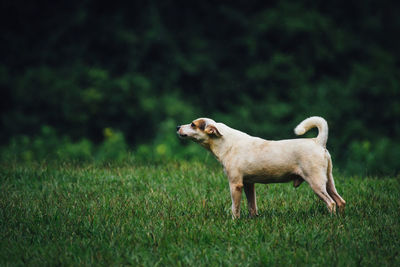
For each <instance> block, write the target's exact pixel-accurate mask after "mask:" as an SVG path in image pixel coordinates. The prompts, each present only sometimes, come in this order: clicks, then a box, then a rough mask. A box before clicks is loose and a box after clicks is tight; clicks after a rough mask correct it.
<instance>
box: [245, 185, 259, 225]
mask: <svg viewBox="0 0 400 267" xmlns="http://www.w3.org/2000/svg"><path fill="white" fill-rule="evenodd" d="M244 192H245V193H246V197H247V206H248V208H249V213H250V216H251V217H255V216H258V212H257V202H256V189H255V187H254V184H253V183H244Z"/></svg>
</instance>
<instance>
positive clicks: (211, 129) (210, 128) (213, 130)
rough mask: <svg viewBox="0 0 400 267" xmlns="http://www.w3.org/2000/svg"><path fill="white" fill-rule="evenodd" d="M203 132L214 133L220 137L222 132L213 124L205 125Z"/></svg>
mask: <svg viewBox="0 0 400 267" xmlns="http://www.w3.org/2000/svg"><path fill="white" fill-rule="evenodd" d="M204 132H205V133H206V134H208V135H215V136H216V137H221V136H222V134H221V133H220V132H219V131H218V129H217V127H215V126H214V125H211V124H209V125H207V126H206V128H205V129H204Z"/></svg>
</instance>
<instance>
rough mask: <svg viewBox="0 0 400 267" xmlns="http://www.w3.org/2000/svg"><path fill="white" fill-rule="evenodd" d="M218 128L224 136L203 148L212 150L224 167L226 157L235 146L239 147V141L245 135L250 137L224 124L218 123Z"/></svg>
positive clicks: (213, 139) (211, 140)
mask: <svg viewBox="0 0 400 267" xmlns="http://www.w3.org/2000/svg"><path fill="white" fill-rule="evenodd" d="M217 128H218V130H219V131H220V132H221V134H222V136H221V137H215V138H211V139H209V140H208V142H207V143H205V144H204V145H203V146H204V147H205V148H207V149H208V150H210V151H211V152H212V153H213V154H214V156H215V157H216V158H217V159H218V161H219V162H220V163H222V164H223V165H224V162H223V159H226V158H227V156H226V155H227V154H229V152H230V151H231V150H232V148H233V146H234V145H237V140H240V139H241V136H243V135H246V136H248V134H246V133H243V132H241V131H238V130H235V129H233V128H230V127H228V126H226V125H225V124H223V123H218V124H217Z"/></svg>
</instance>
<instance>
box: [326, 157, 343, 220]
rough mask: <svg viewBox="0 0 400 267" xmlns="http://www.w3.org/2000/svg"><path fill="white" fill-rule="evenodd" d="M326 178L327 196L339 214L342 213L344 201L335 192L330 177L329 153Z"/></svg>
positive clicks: (330, 163)
mask: <svg viewBox="0 0 400 267" xmlns="http://www.w3.org/2000/svg"><path fill="white" fill-rule="evenodd" d="M327 176H328V183H327V184H326V190H327V191H328V194H329V195H330V196H331V197H332V198H333V199H334V200H335V202H336V204H337V206H338V208H339V212H344V208H345V206H346V201H344V199H343V198H342V197H341V196H340V195H339V194H338V192H337V191H336V188H335V182H334V181H333V175H332V160H331V156H330V155H329V153H328V169H327Z"/></svg>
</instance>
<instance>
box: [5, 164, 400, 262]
mask: <svg viewBox="0 0 400 267" xmlns="http://www.w3.org/2000/svg"><path fill="white" fill-rule="evenodd" d="M0 184H1V187H0V265H2V266H7V265H12V266H15V265H34V266H47V265H50V266H54V265H67V266H70V265H134V266H155V265H157V264H158V265H160V266H181V265H188V266H193V265H197V266H220V265H223V266H233V265H235V266H259V265H262V266H270V265H274V266H275V265H279V266H288V265H290V266H294V265H296V266H298V265H300V266H310V265H315V266H359V265H360V266H376V265H380V266H398V265H399V264H400V255H399V253H398V249H399V246H400V227H399V222H398V219H399V216H400V212H399V211H400V210H399V205H400V203H399V199H400V195H399V194H400V188H399V185H400V183H399V178H398V177H397V178H383V179H372V178H365V177H358V178H357V177H336V187H337V189H338V191H339V193H340V194H341V195H342V196H343V197H344V199H345V200H346V201H347V207H346V214H345V215H344V216H331V215H329V213H328V211H327V209H326V207H325V205H324V204H323V202H322V201H320V200H319V199H318V198H317V196H316V195H314V194H313V193H312V191H311V189H310V188H309V186H308V185H307V184H303V185H301V186H300V187H299V188H297V189H294V188H293V186H292V185H291V184H276V185H259V184H258V185H256V190H257V201H258V206H259V211H260V217H258V218H255V219H250V218H249V217H248V215H247V210H246V209H247V207H246V204H245V203H246V201H245V200H244V199H243V200H242V204H243V205H242V218H241V219H239V220H236V221H233V220H232V219H231V213H230V196H229V189H228V184H227V180H226V178H225V177H224V174H223V172H222V170H221V169H220V168H219V167H218V168H215V167H210V166H209V165H205V164H203V163H190V164H188V163H187V162H184V161H179V162H172V161H170V162H163V164H137V163H134V162H132V161H124V162H120V163H118V164H106V165H93V164H82V163H80V164H71V163H67V162H56V164H51V163H50V164H49V163H48V162H42V163H40V164H39V163H37V162H36V163H32V164H22V165H20V164H19V165H16V164H13V163H10V162H2V163H1V165H0Z"/></svg>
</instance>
